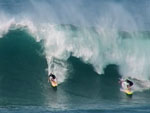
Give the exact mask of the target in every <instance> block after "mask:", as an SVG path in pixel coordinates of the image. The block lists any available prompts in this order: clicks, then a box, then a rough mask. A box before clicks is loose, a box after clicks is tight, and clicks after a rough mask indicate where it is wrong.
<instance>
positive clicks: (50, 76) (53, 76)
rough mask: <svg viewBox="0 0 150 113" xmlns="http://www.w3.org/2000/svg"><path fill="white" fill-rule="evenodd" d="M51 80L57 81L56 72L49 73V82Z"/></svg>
mask: <svg viewBox="0 0 150 113" xmlns="http://www.w3.org/2000/svg"><path fill="white" fill-rule="evenodd" d="M50 81H54V82H56V76H55V75H54V74H52V73H50V74H49V75H48V82H50Z"/></svg>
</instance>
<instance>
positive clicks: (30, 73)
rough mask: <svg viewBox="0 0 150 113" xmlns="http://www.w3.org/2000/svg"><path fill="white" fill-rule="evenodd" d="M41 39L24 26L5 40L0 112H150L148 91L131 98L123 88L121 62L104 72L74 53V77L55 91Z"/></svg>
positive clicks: (71, 74) (1, 42)
mask: <svg viewBox="0 0 150 113" xmlns="http://www.w3.org/2000/svg"><path fill="white" fill-rule="evenodd" d="M42 44H43V43H42V42H36V41H35V40H34V39H33V37H32V36H31V35H30V34H28V33H27V32H26V31H24V30H19V29H17V30H11V31H9V32H8V33H7V34H6V35H4V36H3V38H1V39H0V53H1V54H0V58H1V59H0V60H1V61H0V67H1V68H0V81H1V82H0V84H1V85H0V97H1V98H0V110H1V111H2V112H3V113H20V112H22V113H25V112H29V113H30V112H32V113H34V112H35V113H37V112H39V113H40V112H45V113H47V112H53V113H63V112H68V113H74V112H79V113H80V112H81V113H91V112H92V113H97V112H106V113H107V112H109V113H116V112H118V113H119V112H129V113H133V112H139V113H141V112H149V110H150V109H149V104H150V103H149V101H147V99H149V97H150V96H149V93H150V92H149V90H146V91H142V92H135V93H134V95H133V97H132V98H129V97H127V96H126V95H125V94H124V93H122V92H120V85H119V83H118V80H119V78H120V77H121V75H120V73H119V66H118V65H116V64H109V65H108V66H106V68H104V74H102V75H99V74H98V73H96V72H95V71H94V68H93V66H92V65H91V64H85V63H83V62H82V60H81V59H79V58H76V57H73V56H71V57H70V58H68V60H67V61H66V62H67V63H68V64H70V65H69V66H70V67H68V68H69V69H70V70H71V71H70V70H68V73H69V76H68V78H67V79H66V80H65V81H64V82H63V83H60V84H59V86H58V88H57V90H54V89H53V88H52V87H51V86H50V85H49V83H47V74H48V72H47V70H46V69H47V68H48V65H47V62H46V58H45V55H43V54H41V53H42V52H43V47H42Z"/></svg>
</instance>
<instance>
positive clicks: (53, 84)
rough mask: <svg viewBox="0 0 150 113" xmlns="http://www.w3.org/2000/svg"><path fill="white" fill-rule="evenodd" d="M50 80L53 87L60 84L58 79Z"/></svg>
mask: <svg viewBox="0 0 150 113" xmlns="http://www.w3.org/2000/svg"><path fill="white" fill-rule="evenodd" d="M50 82H51V85H52V87H57V85H58V84H57V82H56V81H53V80H50Z"/></svg>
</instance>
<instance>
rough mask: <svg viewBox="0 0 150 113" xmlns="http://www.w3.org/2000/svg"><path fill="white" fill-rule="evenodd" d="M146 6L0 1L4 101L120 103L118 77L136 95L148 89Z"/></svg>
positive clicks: (0, 80) (0, 88) (0, 70)
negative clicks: (53, 82)
mask: <svg viewBox="0 0 150 113" xmlns="http://www.w3.org/2000/svg"><path fill="white" fill-rule="evenodd" d="M148 3H149V2H148V1H144V2H139V1H137V0H135V1H134V2H133V1H131V0H127V1H116V0H112V1H111V2H110V1H109V2H105V1H101V2H100V1H97V0H95V2H93V0H92V1H90V0H89V1H88V2H86V3H85V2H84V0H81V1H78V0H77V1H74V2H73V1H69V0H65V1H64V3H60V2H59V0H55V1H51V0H50V1H48V0H43V1H35V0H27V1H18V0H9V1H8V0H5V1H3V0H0V25H1V26H0V97H3V98H1V99H0V104H1V105H5V104H6V105H7V104H10V105H14V104H17V105H18V104H23V105H24V104H25V105H28V104H33V105H50V106H51V107H53V108H59V107H60V108H63V109H65V108H66V107H67V106H69V105H70V104H73V105H74V104H75V103H81V104H82V103H83V105H85V103H84V102H85V100H86V102H88V103H89V104H90V103H99V101H101V100H102V99H114V98H115V99H116V100H118V101H120V99H121V95H120V93H119V92H120V91H119V84H118V78H120V77H123V78H127V77H129V78H130V79H132V80H133V81H134V83H135V85H134V90H135V91H142V90H144V89H149V88H150V82H149V81H150V71H149V66H150V60H149V57H150V52H149V47H150V45H149V43H150V38H149V37H150V32H149V28H150V26H149V17H150V15H149V7H147V5H146V4H148ZM89 4H90V5H89ZM133 4H134V5H135V7H134V8H133V7H132V6H133ZM66 6H67V7H66ZM87 6H88V9H87V10H86V8H87ZM104 6H105V7H104ZM145 7H146V10H145V9H144V8H145ZM18 9H19V10H18ZM97 9H99V10H97ZM139 9H140V10H139ZM143 12H144V14H146V16H145V15H142V14H143ZM137 18H138V19H137ZM146 23H148V24H146ZM50 72H53V73H54V74H56V76H57V78H58V83H59V84H60V86H59V87H60V88H59V89H58V90H57V92H55V91H53V89H52V88H50V87H49V84H48V83H47V75H48V74H49V73H50ZM108 85H109V86H111V87H109V86H108ZM87 89H88V90H87ZM108 92H109V93H108ZM89 95H90V96H89ZM37 98H38V99H37ZM89 98H92V99H89ZM53 102H55V103H56V104H55V105H53ZM70 106H71V105H70ZM79 106H80V105H79ZM79 106H78V107H79ZM84 107H85V108H86V106H84ZM91 107H93V106H91ZM95 108H96V106H95Z"/></svg>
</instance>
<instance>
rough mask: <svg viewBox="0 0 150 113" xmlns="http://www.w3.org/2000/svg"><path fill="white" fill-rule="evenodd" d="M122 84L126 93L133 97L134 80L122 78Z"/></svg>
mask: <svg viewBox="0 0 150 113" xmlns="http://www.w3.org/2000/svg"><path fill="white" fill-rule="evenodd" d="M120 84H121V87H122V89H121V90H122V91H123V92H125V94H126V95H127V96H130V97H132V94H133V91H132V90H131V87H132V86H133V82H132V81H131V80H129V79H125V80H124V79H121V80H120Z"/></svg>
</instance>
